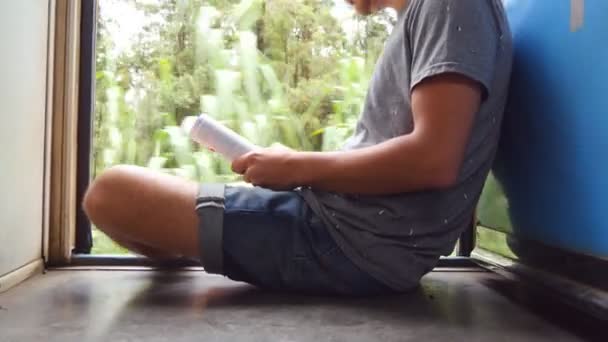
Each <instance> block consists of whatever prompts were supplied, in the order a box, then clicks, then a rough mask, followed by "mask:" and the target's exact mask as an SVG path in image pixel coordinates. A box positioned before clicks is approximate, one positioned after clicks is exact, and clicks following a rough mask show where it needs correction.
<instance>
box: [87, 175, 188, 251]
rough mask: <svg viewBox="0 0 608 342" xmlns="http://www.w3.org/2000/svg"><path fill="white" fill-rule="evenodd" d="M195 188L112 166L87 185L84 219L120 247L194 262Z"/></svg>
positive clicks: (170, 178)
mask: <svg viewBox="0 0 608 342" xmlns="http://www.w3.org/2000/svg"><path fill="white" fill-rule="evenodd" d="M198 186H199V185H198V184H197V183H195V182H191V181H187V180H184V179H181V178H178V177H175V176H170V175H166V174H163V173H160V172H155V171H152V170H148V169H145V168H141V167H136V166H115V167H112V168H110V169H109V170H107V171H105V172H104V173H103V174H102V175H101V176H99V177H98V178H97V179H96V180H95V181H94V182H93V183H92V184H91V186H90V187H89V189H88V191H87V193H86V195H85V198H84V201H83V207H84V210H85V212H86V213H87V215H88V217H89V219H90V220H91V222H92V223H94V224H95V225H96V226H97V228H99V229H100V230H102V231H103V232H104V233H106V234H107V235H108V236H109V237H110V238H112V239H113V240H115V241H116V242H117V243H118V244H120V245H122V246H123V247H125V248H127V249H129V250H131V251H133V252H135V253H138V254H142V255H146V256H148V257H152V258H163V259H164V258H173V257H182V256H183V257H188V258H193V259H197V260H198V259H199V258H200V257H199V256H200V251H199V242H198V241H199V240H198V217H197V216H196V213H195V210H194V206H195V198H196V195H197V192H198Z"/></svg>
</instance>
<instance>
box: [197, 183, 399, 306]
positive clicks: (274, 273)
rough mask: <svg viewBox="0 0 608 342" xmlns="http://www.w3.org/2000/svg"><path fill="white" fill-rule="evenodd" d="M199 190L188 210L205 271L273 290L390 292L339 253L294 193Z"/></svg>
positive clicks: (208, 187) (209, 187) (219, 187)
mask: <svg viewBox="0 0 608 342" xmlns="http://www.w3.org/2000/svg"><path fill="white" fill-rule="evenodd" d="M200 189H201V191H200V193H199V196H198V199H197V209H196V210H197V214H198V216H199V235H200V244H201V262H202V264H203V267H205V270H206V271H208V272H210V273H218V274H223V275H225V276H227V277H228V278H230V279H233V280H236V281H243V282H247V283H250V284H253V285H255V286H257V287H260V288H262V289H267V290H273V291H281V292H297V293H305V294H328V295H349V296H364V295H382V294H389V293H393V290H392V289H390V288H389V287H388V286H386V285H384V284H383V283H381V282H379V281H378V280H376V279H374V278H372V277H371V276H370V275H368V274H367V273H365V272H364V271H362V270H361V269H359V268H358V267H357V266H356V265H354V264H353V263H352V262H351V261H350V260H349V259H348V258H347V257H346V256H345V255H344V254H343V253H342V251H341V249H340V248H339V247H338V245H336V242H335V241H334V239H333V238H332V237H331V236H330V235H329V232H328V231H327V229H326V227H325V225H324V224H323V222H322V221H321V220H320V219H319V218H318V217H317V216H316V215H315V214H314V213H313V212H312V210H311V209H310V207H309V206H308V205H307V203H306V202H305V201H304V199H303V198H302V196H301V195H300V194H299V193H298V191H272V190H267V189H263V188H259V187H230V186H223V185H219V184H202V185H201V188H200Z"/></svg>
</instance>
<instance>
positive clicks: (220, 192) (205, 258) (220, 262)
mask: <svg viewBox="0 0 608 342" xmlns="http://www.w3.org/2000/svg"><path fill="white" fill-rule="evenodd" d="M225 190H226V186H225V184H218V183H204V184H201V185H200V187H199V192H198V195H197V197H196V207H195V208H196V209H195V210H196V213H197V215H198V218H199V225H198V229H199V234H198V236H199V245H200V251H201V264H202V265H203V268H204V269H205V272H207V273H217V274H223V272H224V248H223V236H224V211H225Z"/></svg>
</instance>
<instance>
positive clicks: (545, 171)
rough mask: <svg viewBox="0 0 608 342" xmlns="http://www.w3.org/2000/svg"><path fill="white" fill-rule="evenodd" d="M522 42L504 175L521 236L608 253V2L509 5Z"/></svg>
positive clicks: (521, 1) (520, 0) (502, 160)
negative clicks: (578, 7)
mask: <svg viewBox="0 0 608 342" xmlns="http://www.w3.org/2000/svg"><path fill="white" fill-rule="evenodd" d="M504 2H505V4H506V7H507V11H508V15H509V20H510V23H511V29H512V31H513V37H514V43H515V64H514V70H513V78H512V84H511V94H510V101H509V102H510V103H509V106H508V109H507V113H506V115H505V122H504V133H503V139H502V141H501V148H500V149H501V150H500V152H499V156H498V160H497V165H496V169H495V174H496V176H497V178H498V179H499V181H500V183H501V184H502V185H503V187H504V191H505V193H506V195H507V198H508V200H509V207H510V209H509V210H510V215H511V221H512V224H513V233H515V234H518V235H520V236H525V237H528V238H532V239H535V240H538V241H541V242H544V243H546V244H549V245H553V246H557V247H561V248H565V249H569V250H572V251H576V252H579V253H584V254H588V255H593V256H597V257H602V258H606V257H608V202H607V201H606V199H605V197H606V196H608V1H606V0H587V1H573V2H575V3H576V2H578V3H584V5H585V14H584V22H583V24H582V27H580V28H579V29H578V30H575V31H571V14H572V13H571V1H570V0H505V1H504Z"/></svg>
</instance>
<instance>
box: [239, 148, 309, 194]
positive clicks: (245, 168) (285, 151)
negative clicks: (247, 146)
mask: <svg viewBox="0 0 608 342" xmlns="http://www.w3.org/2000/svg"><path fill="white" fill-rule="evenodd" d="M297 153H298V152H296V151H294V150H291V149H289V148H287V147H285V146H273V147H270V148H264V149H260V150H256V151H252V152H249V153H246V154H244V155H243V156H241V157H239V158H237V159H235V160H234V162H233V163H232V171H234V172H236V173H238V174H241V175H243V178H244V180H245V181H246V182H248V183H251V184H253V185H256V186H261V187H264V188H269V189H272V190H291V189H293V188H295V187H297V186H299V185H301V184H298V181H297V177H296V171H297V170H295V168H294V165H293V164H294V156H295V155H296V154H297Z"/></svg>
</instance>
